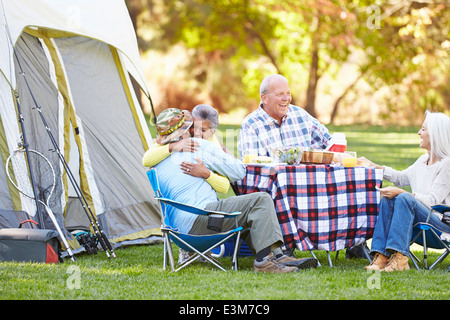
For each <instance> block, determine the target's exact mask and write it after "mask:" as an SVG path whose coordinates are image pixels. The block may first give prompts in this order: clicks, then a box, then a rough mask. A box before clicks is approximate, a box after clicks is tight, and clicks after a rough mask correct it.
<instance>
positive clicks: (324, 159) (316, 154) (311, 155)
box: [302, 150, 334, 164]
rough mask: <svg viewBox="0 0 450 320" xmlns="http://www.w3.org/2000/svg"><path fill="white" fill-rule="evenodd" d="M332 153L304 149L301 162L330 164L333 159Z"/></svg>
mask: <svg viewBox="0 0 450 320" xmlns="http://www.w3.org/2000/svg"><path fill="white" fill-rule="evenodd" d="M333 157H334V153H333V152H327V151H321V150H314V151H304V153H303V159H302V163H317V164H330V163H331V162H332V161H333Z"/></svg>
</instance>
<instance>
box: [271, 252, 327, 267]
mask: <svg viewBox="0 0 450 320" xmlns="http://www.w3.org/2000/svg"><path fill="white" fill-rule="evenodd" d="M275 261H276V262H278V263H281V264H282V265H284V266H286V267H296V268H298V269H308V268H316V267H317V265H318V263H317V260H316V259H314V258H300V259H297V258H294V257H290V256H287V255H282V256H281V257H279V258H278V259H275Z"/></svg>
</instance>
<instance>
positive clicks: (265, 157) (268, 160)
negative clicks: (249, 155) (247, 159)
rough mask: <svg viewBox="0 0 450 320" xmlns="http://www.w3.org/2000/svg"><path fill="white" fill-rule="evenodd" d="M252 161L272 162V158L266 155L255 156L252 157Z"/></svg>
mask: <svg viewBox="0 0 450 320" xmlns="http://www.w3.org/2000/svg"><path fill="white" fill-rule="evenodd" d="M253 162H254V163H272V162H273V160H272V158H271V157H267V156H257V157H255V158H254V159H253Z"/></svg>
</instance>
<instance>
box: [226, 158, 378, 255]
mask: <svg viewBox="0 0 450 320" xmlns="http://www.w3.org/2000/svg"><path fill="white" fill-rule="evenodd" d="M382 181H383V172H382V170H378V169H374V168H364V167H355V168H344V167H340V166H336V167H333V166H329V165H317V166H315V165H298V166H273V167H269V166H267V167H266V166H251V165H249V166H247V175H246V177H245V178H244V179H243V180H241V181H238V182H236V183H235V184H234V190H235V192H236V194H247V193H253V192H258V191H262V192H267V193H268V194H270V195H271V196H272V198H273V199H274V204H275V209H276V212H277V214H278V220H279V222H280V227H281V230H282V233H283V236H284V243H285V246H286V247H287V248H292V247H296V248H297V249H299V250H303V251H304V250H314V249H317V250H327V251H337V250H342V249H344V248H349V247H352V246H354V245H356V244H360V243H362V242H364V240H366V239H369V238H371V237H372V234H373V230H374V228H375V223H376V220H377V216H378V204H379V202H380V193H379V191H377V190H376V189H375V186H379V187H380V186H381V184H382Z"/></svg>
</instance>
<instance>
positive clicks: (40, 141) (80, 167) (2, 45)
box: [0, 0, 160, 252]
mask: <svg viewBox="0 0 450 320" xmlns="http://www.w3.org/2000/svg"><path fill="white" fill-rule="evenodd" d="M131 79H134V81H135V83H137V84H138V85H139V86H140V89H141V90H142V92H143V93H144V94H145V95H146V96H147V97H148V98H149V99H150V95H149V92H148V88H147V86H146V82H145V77H144V74H143V70H142V66H141V64H140V57H139V50H138V47H137V41H136V35H135V31H134V29H133V26H132V23H131V19H130V17H129V14H128V11H127V8H126V5H125V3H124V1H123V0H96V1H87V0H77V1H71V0H0V152H1V158H2V162H3V166H2V168H0V228H12V227H15V228H16V227H18V226H19V224H20V223H21V222H22V221H24V220H26V219H27V218H30V217H31V218H32V219H33V220H35V221H36V219H37V218H38V216H39V215H38V214H36V211H37V208H38V206H36V202H35V201H34V200H32V199H30V198H27V197H25V196H23V195H22V194H21V193H19V192H18V191H17V189H16V188H14V187H13V185H12V184H11V181H10V179H9V178H8V176H7V174H6V172H5V164H6V161H7V158H8V157H9V155H10V154H11V153H13V152H14V150H16V149H18V141H20V139H21V137H23V136H21V132H22V131H21V122H22V123H23V126H24V133H25V137H26V140H27V142H28V145H29V148H30V149H31V150H36V151H38V152H39V153H41V154H42V155H44V156H45V158H47V159H48V160H49V162H50V163H51V164H52V166H53V169H54V171H55V175H56V184H55V189H54V192H53V194H52V197H51V199H50V200H49V206H50V208H51V209H52V211H53V212H54V214H55V216H56V218H57V220H58V221H59V222H60V223H59V224H60V226H61V228H62V229H63V231H64V234H66V235H67V238H68V240H69V241H68V242H69V245H70V247H71V248H72V249H73V250H72V251H75V252H76V250H80V249H81V248H80V245H79V243H78V242H77V241H76V240H75V238H74V237H73V236H72V234H71V233H70V231H72V230H89V220H88V218H87V215H86V214H85V212H83V207H82V204H81V202H80V201H79V197H77V193H76V192H75V191H74V187H73V185H72V184H71V183H70V181H69V179H68V178H67V174H66V172H67V170H65V168H64V166H63V161H61V159H60V157H59V156H58V152H57V149H56V148H55V146H54V144H52V139H51V136H53V137H54V141H56V143H57V146H58V147H59V150H60V154H62V155H63V158H64V159H65V160H66V162H67V164H68V167H69V168H70V171H71V172H72V173H73V176H74V177H75V180H76V182H77V185H79V187H80V189H81V190H82V194H83V195H84V197H85V198H86V200H87V202H88V203H89V206H90V208H91V210H92V212H93V213H94V214H95V216H96V219H97V220H98V222H99V225H100V226H101V228H102V229H103V231H104V233H105V234H106V235H107V237H108V239H109V240H110V241H111V243H113V244H114V245H115V247H118V246H121V245H126V244H134V243H148V242H152V241H153V240H155V239H158V238H159V236H160V229H159V228H160V214H159V210H158V207H157V205H156V203H155V202H154V200H153V198H154V195H153V191H152V190H151V187H150V184H149V182H148V180H147V176H146V174H145V168H144V167H142V164H141V159H142V155H143V154H144V152H145V150H146V149H147V148H148V145H150V144H151V142H152V137H151V134H150V132H149V130H148V127H147V125H146V121H145V118H144V115H143V113H142V110H141V107H140V104H139V102H138V100H137V98H136V95H135V92H134V90H133V85H132V80H131ZM19 111H20V112H19ZM41 115H42V117H41ZM20 119H23V121H21V120H20ZM42 119H44V120H42ZM44 123H46V125H47V127H46V125H44ZM31 166H32V165H31ZM34 176H35V177H34V179H35V180H36V181H37V184H39V181H40V179H45V178H44V177H41V176H39V171H38V170H36V172H34ZM39 207H40V206H39ZM43 216H44V219H43V220H44V221H43V225H45V226H46V227H47V228H53V227H52V224H51V221H50V220H49V219H48V217H46V216H45V211H44V212H43ZM23 227H31V224H28V223H26V224H24V225H23ZM91 231H92V230H91Z"/></svg>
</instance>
